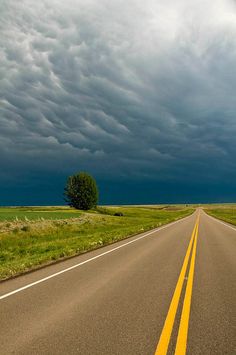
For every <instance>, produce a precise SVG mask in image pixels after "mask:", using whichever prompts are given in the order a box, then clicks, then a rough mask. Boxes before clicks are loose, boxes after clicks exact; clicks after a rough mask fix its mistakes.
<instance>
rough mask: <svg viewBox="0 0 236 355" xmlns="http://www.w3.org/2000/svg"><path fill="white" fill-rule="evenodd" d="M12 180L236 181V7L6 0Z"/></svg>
mask: <svg viewBox="0 0 236 355" xmlns="http://www.w3.org/2000/svg"><path fill="white" fill-rule="evenodd" d="M0 12H1V37H0V58H1V59H0V60H1V67H0V75H1V84H0V93H1V98H2V100H1V106H0V112H1V115H0V136H1V140H0V151H1V153H0V154H1V165H2V167H3V169H2V172H1V176H0V177H2V178H6V179H7V176H8V174H10V173H13V174H15V176H16V177H17V178H18V177H19V176H23V175H24V174H27V171H41V172H42V173H43V172H44V173H48V172H51V173H52V172H57V173H60V172H61V173H62V174H67V173H68V172H72V171H74V170H77V168H78V169H81V168H82V169H88V170H90V171H92V172H93V173H95V174H96V175H97V176H100V177H102V176H111V178H112V176H115V177H116V178H117V177H119V176H120V177H124V178H127V179H131V178H136V179H149V178H152V179H157V180H172V181H175V180H176V181H178V180H179V181H180V180H182V181H184V180H186V181H187V180H188V179H190V178H191V179H193V180H195V181H197V180H199V179H205V180H210V179H213V180H214V179H219V178H224V177H227V178H228V179H229V180H230V181H231V180H232V181H233V179H235V178H236V174H235V171H236V170H235V167H236V161H235V159H234V157H235V154H236V140H235V134H236V118H235V112H236V100H235V93H236V66H235V62H236V10H235V5H234V3H233V2H231V1H228V0H224V1H223V0H218V1H214V2H212V1H200V0H198V1H196V0H195V1H192V2H191V4H190V3H189V2H188V1H183V0H182V1H178V2H176V1H174V0H168V1H159V2H157V1H154V0H153V1H152V0H148V1H145V2H143V1H134V0H130V1H121V0H116V1H108V0H106V1H105V0H103V1H95V0H94V1H91V0H90V1H88V0H81V1H80V0H74V1H72V0H69V1H66V2H62V1H59V0H53V1H52V0H50V1H49V0H44V1H41V2H35V1H33V0H22V1H21V2H18V1H13V0H9V1H3V2H2V3H1V5H0Z"/></svg>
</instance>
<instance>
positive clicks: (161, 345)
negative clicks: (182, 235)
mask: <svg viewBox="0 0 236 355" xmlns="http://www.w3.org/2000/svg"><path fill="white" fill-rule="evenodd" d="M197 225H198V219H197V221H196V223H195V225H194V229H193V232H192V236H191V239H190V242H189V245H188V248H187V252H186V255H185V258H184V262H183V265H182V269H181V271H180V275H179V278H178V281H177V284H176V288H175V291H174V295H173V297H172V300H171V303H170V307H169V310H168V313H167V317H166V320H165V323H164V327H163V329H162V333H161V336H160V339H159V342H158V344H157V348H156V352H155V355H165V354H167V350H168V346H169V342H170V337H171V333H172V329H173V325H174V320H175V316H176V312H177V308H178V304H179V300H180V295H181V291H182V288H183V283H184V278H185V274H186V270H187V266H188V262H189V259H190V254H191V250H192V245H193V241H194V238H195V234H196V230H197Z"/></svg>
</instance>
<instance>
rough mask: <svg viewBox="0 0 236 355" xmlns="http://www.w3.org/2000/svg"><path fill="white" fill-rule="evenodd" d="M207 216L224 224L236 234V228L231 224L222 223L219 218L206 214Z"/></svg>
mask: <svg viewBox="0 0 236 355" xmlns="http://www.w3.org/2000/svg"><path fill="white" fill-rule="evenodd" d="M204 212H205V211H204ZM205 213H206V212H205ZM206 215H207V216H208V217H210V218H211V219H213V220H214V221H216V222H219V223H221V224H223V225H224V226H226V227H228V228H230V229H233V230H234V231H235V232H236V227H232V226H230V225H229V224H227V223H224V222H222V221H221V220H219V219H218V218H216V217H213V216H211V215H209V214H208V213H206Z"/></svg>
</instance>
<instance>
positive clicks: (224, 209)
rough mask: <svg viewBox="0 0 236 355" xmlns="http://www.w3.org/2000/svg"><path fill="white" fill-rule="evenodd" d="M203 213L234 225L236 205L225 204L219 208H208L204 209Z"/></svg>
mask: <svg viewBox="0 0 236 355" xmlns="http://www.w3.org/2000/svg"><path fill="white" fill-rule="evenodd" d="M204 209H205V211H206V212H207V213H208V214H209V215H210V216H213V217H216V218H218V219H221V220H223V221H225V222H228V223H231V224H234V225H236V205H234V204H228V205H227V204H226V205H221V206H219V205H218V206H217V205H216V206H211V207H210V206H209V207H207V208H204Z"/></svg>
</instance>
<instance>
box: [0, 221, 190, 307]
mask: <svg viewBox="0 0 236 355" xmlns="http://www.w3.org/2000/svg"><path fill="white" fill-rule="evenodd" d="M190 217H192V215H190V216H187V217H184V218H181V219H179V220H178V221H175V222H171V223H169V224H167V225H164V226H162V227H159V228H156V229H154V230H152V231H151V232H148V233H146V234H144V235H142V236H140V237H137V238H136V239H133V240H131V241H129V242H126V243H124V244H122V245H119V246H118V247H115V248H113V249H110V250H108V251H105V252H104V253H101V254H99V255H96V256H94V257H92V258H90V259H87V260H85V261H82V262H81V263H78V264H76V265H73V266H70V267H68V268H66V269H63V270H61V271H58V272H56V273H54V274H52V275H49V276H47V277H44V278H43V279H40V280H37V281H35V282H32V283H30V284H27V285H25V286H23V287H20V288H18V289H16V290H14V291H11V292H8V293H6V294H4V295H2V296H0V300H3V299H4V298H7V297H10V296H12V295H14V294H16V293H18V292H21V291H24V290H26V289H27V288H30V287H33V286H35V285H38V284H40V283H42V282H45V281H47V280H50V279H52V278H53V277H56V276H58V275H61V274H64V273H65V272H68V271H70V270H73V269H75V268H77V267H79V266H82V265H84V264H87V263H89V262H90V261H93V260H95V259H98V258H101V257H102V256H104V255H106V254H109V253H112V252H114V251H116V250H118V249H121V248H123V247H125V246H127V245H129V244H132V243H135V242H137V241H138V240H140V239H143V238H145V237H147V236H149V235H151V234H153V233H156V232H159V231H161V230H163V229H165V228H169V227H171V226H173V225H174V224H176V223H179V222H182V221H184V220H186V219H188V218H190Z"/></svg>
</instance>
